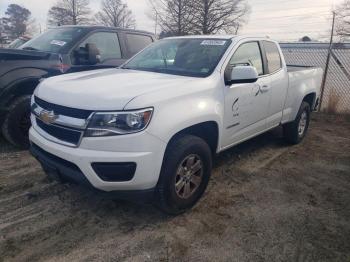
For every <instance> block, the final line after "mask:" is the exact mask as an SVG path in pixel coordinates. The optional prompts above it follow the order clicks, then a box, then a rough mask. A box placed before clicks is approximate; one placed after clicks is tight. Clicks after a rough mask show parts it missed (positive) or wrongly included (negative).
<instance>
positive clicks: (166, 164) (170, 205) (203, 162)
mask: <svg viewBox="0 0 350 262" xmlns="http://www.w3.org/2000/svg"><path fill="white" fill-rule="evenodd" d="M197 169H198V170H197ZM211 169H212V154H211V150H210V148H209V146H208V144H207V143H206V142H205V141H204V140H202V139H201V138H199V137H196V136H192V135H184V136H181V137H178V138H176V139H175V140H173V141H172V142H171V143H170V144H169V146H168V148H167V150H166V152H165V156H164V160H163V165H162V170H161V174H160V178H159V181H158V184H157V188H156V199H157V206H158V207H159V208H160V209H161V210H162V211H164V212H165V213H168V214H171V215H177V214H181V213H183V212H185V211H186V210H188V209H190V208H191V207H193V206H194V205H195V204H196V203H197V201H198V200H199V199H200V198H201V196H202V195H203V193H204V191H205V189H206V187H207V185H208V182H209V179H210V175H211ZM186 170H187V171H186ZM176 183H177V185H178V186H177V187H176Z"/></svg>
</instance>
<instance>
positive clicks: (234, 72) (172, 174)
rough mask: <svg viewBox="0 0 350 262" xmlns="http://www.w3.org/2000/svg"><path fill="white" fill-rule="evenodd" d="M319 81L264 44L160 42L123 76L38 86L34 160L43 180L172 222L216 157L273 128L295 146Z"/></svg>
mask: <svg viewBox="0 0 350 262" xmlns="http://www.w3.org/2000/svg"><path fill="white" fill-rule="evenodd" d="M321 78H322V69H319V68H311V67H310V68H306V67H295V66H294V67H289V66H288V67H287V65H286V63H285V60H284V57H283V54H282V52H281V49H280V47H279V45H278V44H277V43H276V42H274V41H271V40H269V39H266V38H257V37H256V38H255V37H243V36H188V37H175V38H168V39H163V40H161V41H158V42H156V43H154V44H153V45H151V46H149V47H147V48H146V49H144V50H143V51H141V52H140V53H138V54H137V55H136V56H134V57H133V58H132V59H130V60H129V61H128V62H126V63H125V64H124V65H123V66H122V67H120V68H116V69H106V70H97V71H90V72H81V73H75V74H67V75H62V76H57V77H52V78H49V79H46V80H44V81H43V82H41V83H40V85H39V86H38V87H37V89H36V90H35V93H34V95H33V97H32V101H31V108H32V116H31V121H32V128H31V129H30V141H31V152H32V154H33V155H34V156H35V157H36V158H37V159H38V160H39V161H40V163H41V164H42V166H43V168H44V170H45V171H46V173H47V174H48V175H49V176H50V177H54V178H56V179H61V180H66V179H70V180H75V181H78V182H80V183H84V184H86V185H89V186H92V187H93V188H95V189H97V190H98V191H103V192H110V193H116V192H117V196H118V197H122V198H123V197H124V198H129V197H130V199H132V198H134V197H135V196H137V197H139V198H142V199H148V198H149V197H151V199H153V200H155V202H156V203H158V206H159V207H160V208H161V209H162V210H164V211H165V212H168V213H172V214H178V213H181V212H183V211H185V210H187V209H189V208H191V207H192V206H193V205H194V204H195V203H196V202H197V201H198V199H199V198H200V197H201V196H202V194H203V192H204V191H205V189H206V187H207V184H208V181H209V178H210V174H211V168H212V156H213V154H215V153H220V152H222V151H223V150H226V149H228V148H230V147H232V146H234V145H236V144H238V143H241V142H243V141H245V140H247V139H250V138H252V137H254V136H257V135H259V134H261V133H263V132H266V131H268V130H270V129H272V128H275V127H277V126H280V125H282V126H283V128H284V135H285V138H286V139H287V140H288V141H289V142H291V143H293V144H296V143H299V142H300V141H301V140H302V139H303V138H304V136H305V134H306V131H307V129H308V125H309V119H310V112H311V111H312V110H314V109H315V108H316V106H317V104H318V99H319V94H320V92H319V90H320V85H321Z"/></svg>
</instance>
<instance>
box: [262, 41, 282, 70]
mask: <svg viewBox="0 0 350 262" xmlns="http://www.w3.org/2000/svg"><path fill="white" fill-rule="evenodd" d="M264 48H265V53H266V58H267V68H268V70H269V73H274V72H276V71H278V70H280V69H281V68H282V60H281V55H280V52H279V50H278V47H277V45H276V44H275V43H273V42H268V41H264Z"/></svg>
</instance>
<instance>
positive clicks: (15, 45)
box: [7, 38, 27, 49]
mask: <svg viewBox="0 0 350 262" xmlns="http://www.w3.org/2000/svg"><path fill="white" fill-rule="evenodd" d="M25 42H27V41H26V40H25V39H21V38H17V39H16V40H14V41H12V42H11V44H9V45H8V47H7V48H13V49H15V48H18V47H20V46H21V45H23V44H24V43H25Z"/></svg>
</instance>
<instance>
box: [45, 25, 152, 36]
mask: <svg viewBox="0 0 350 262" xmlns="http://www.w3.org/2000/svg"><path fill="white" fill-rule="evenodd" d="M67 27H69V28H85V29H90V30H91V31H93V30H98V29H104V30H115V31H123V32H135V33H142V34H147V35H151V36H154V34H153V33H150V32H147V31H143V30H135V29H126V28H119V27H110V26H100V25H62V26H55V27H51V28H50V29H57V28H67Z"/></svg>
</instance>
